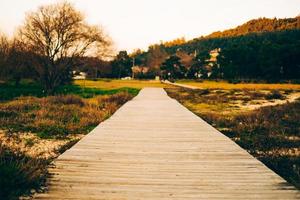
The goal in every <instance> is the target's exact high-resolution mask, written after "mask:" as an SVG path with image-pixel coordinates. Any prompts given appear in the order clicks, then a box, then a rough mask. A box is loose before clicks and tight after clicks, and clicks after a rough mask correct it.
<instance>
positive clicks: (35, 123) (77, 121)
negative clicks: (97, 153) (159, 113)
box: [0, 92, 133, 138]
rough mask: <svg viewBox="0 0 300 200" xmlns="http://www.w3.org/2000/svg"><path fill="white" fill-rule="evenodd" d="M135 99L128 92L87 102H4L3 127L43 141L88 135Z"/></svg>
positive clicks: (71, 98) (48, 99) (61, 99)
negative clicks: (32, 134)
mask: <svg viewBox="0 0 300 200" xmlns="http://www.w3.org/2000/svg"><path fill="white" fill-rule="evenodd" d="M132 97H133V96H132V95H131V94H128V93H126V92H121V93H117V94H114V95H103V96H97V97H94V98H93V99H83V98H81V97H79V96H75V95H65V96H50V97H44V98H36V97H22V98H18V99H16V100H13V101H10V102H6V103H0V128H1V129H4V130H6V131H7V132H12V133H14V132H28V131H31V132H33V133H36V134H38V136H40V137H41V138H64V137H65V136H67V135H69V134H84V133H88V132H89V131H90V130H91V129H93V128H94V127H95V126H97V125H98V124H99V123H100V122H101V121H103V120H105V119H106V118H108V117H109V116H110V115H111V114H112V113H114V112H115V111H116V110H117V109H118V108H119V107H120V106H121V105H122V104H123V103H125V102H126V101H128V100H129V99H131V98H132Z"/></svg>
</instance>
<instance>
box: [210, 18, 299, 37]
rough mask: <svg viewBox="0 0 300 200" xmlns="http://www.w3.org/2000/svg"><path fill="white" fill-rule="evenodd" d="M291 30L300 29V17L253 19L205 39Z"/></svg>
mask: <svg viewBox="0 0 300 200" xmlns="http://www.w3.org/2000/svg"><path fill="white" fill-rule="evenodd" d="M292 29H300V16H298V17H295V18H286V19H277V18H274V19H269V18H259V19H253V20H250V21H248V22H246V23H244V24H243V25H240V26H238V27H236V28H233V29H228V30H225V31H217V32H214V33H211V34H209V35H207V36H206V37H205V38H220V37H236V36H241V35H247V34H249V33H263V32H274V31H284V30H292Z"/></svg>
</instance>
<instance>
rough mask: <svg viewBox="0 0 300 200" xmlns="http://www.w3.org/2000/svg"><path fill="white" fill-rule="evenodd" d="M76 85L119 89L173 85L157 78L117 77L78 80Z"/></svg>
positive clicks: (167, 86) (168, 86)
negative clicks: (133, 78) (131, 78)
mask: <svg viewBox="0 0 300 200" xmlns="http://www.w3.org/2000/svg"><path fill="white" fill-rule="evenodd" d="M74 83H75V84H76V85H79V86H81V87H86V88H99V89H119V88H136V89H141V88H144V87H156V88H170V87H172V86H170V85H167V84H164V83H161V82H160V81H155V80H117V79H99V80H96V81H93V80H76V81H75V82H74Z"/></svg>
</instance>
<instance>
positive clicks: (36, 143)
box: [0, 130, 84, 159]
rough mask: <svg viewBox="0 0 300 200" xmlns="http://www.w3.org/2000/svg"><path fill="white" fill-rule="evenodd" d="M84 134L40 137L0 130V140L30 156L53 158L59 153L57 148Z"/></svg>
mask: <svg viewBox="0 0 300 200" xmlns="http://www.w3.org/2000/svg"><path fill="white" fill-rule="evenodd" d="M83 136H84V135H76V136H70V137H68V138H66V139H59V140H58V139H41V138H39V137H38V136H36V135H35V134H33V133H14V134H6V133H5V132H4V131H2V130H0V141H1V143H2V144H3V145H6V146H9V147H10V148H11V149H15V150H18V151H21V152H24V153H25V154H26V155H28V156H31V157H39V158H46V159H48V158H54V157H56V156H58V155H59V152H58V150H59V149H60V148H61V147H63V146H64V145H66V144H68V142H70V141H72V140H77V139H81V138H82V137H83Z"/></svg>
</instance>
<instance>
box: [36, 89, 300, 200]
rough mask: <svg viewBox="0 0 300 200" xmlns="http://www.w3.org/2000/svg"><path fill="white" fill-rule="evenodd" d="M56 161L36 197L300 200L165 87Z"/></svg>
mask: <svg viewBox="0 0 300 200" xmlns="http://www.w3.org/2000/svg"><path fill="white" fill-rule="evenodd" d="M54 164H55V166H56V167H55V168H53V169H51V173H53V175H52V177H51V178H50V180H49V182H50V183H49V191H48V192H47V193H43V194H37V195H36V196H35V198H36V199H102V200H138V199H146V200H156V199H158V200H166V199H177V200H179V199H180V200H189V199H195V200H199V199H299V198H300V194H299V191H298V190H296V189H295V188H294V187H292V186H290V185H289V184H287V182H286V181H285V180H283V179H282V178H281V177H279V176H278V175H277V174H275V173H274V172H273V171H271V170H270V169H268V168H267V167H266V166H264V165H263V164H262V163H261V162H259V161H258V160H256V159H255V158H253V157H252V156H251V155H250V154H248V153H247V152H246V151H245V150H243V149H242V148H240V147H239V146H238V145H236V144H235V143H234V142H232V141H231V140H230V139H228V138H227V137H225V136H224V135H223V134H221V133H220V132H218V131H217V130H216V129H214V128H213V127H211V126H210V125H209V124H207V123H206V122H204V121H203V120H202V119H200V118H199V117H197V116H196V115H194V114H193V113H191V112H190V111H188V110H187V109H186V108H185V107H183V106H182V105H181V104H179V103H178V102H177V101H175V100H173V99H171V98H169V97H168V96H167V94H166V93H165V91H164V90H163V89H161V88H156V89H154V88H145V89H143V90H142V91H141V92H140V94H139V95H138V96H137V97H135V98H134V99H133V100H132V101H130V102H128V103H126V104H125V105H124V106H123V107H121V108H120V109H119V110H118V111H117V112H116V113H115V114H114V115H113V116H112V117H111V118H110V119H108V120H106V121H105V122H103V123H101V124H100V125H99V126H98V127H97V128H96V129H95V130H93V131H92V132H91V133H89V134H88V135H87V136H86V137H84V138H83V139H82V140H81V141H80V142H78V143H77V144H76V145H75V146H73V147H72V148H71V149H69V150H68V151H66V152H65V153H63V154H62V155H61V156H60V157H59V158H58V159H57V160H56V161H55V163H54Z"/></svg>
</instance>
